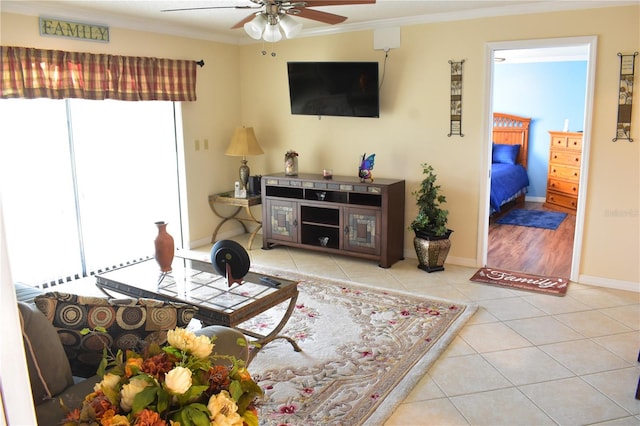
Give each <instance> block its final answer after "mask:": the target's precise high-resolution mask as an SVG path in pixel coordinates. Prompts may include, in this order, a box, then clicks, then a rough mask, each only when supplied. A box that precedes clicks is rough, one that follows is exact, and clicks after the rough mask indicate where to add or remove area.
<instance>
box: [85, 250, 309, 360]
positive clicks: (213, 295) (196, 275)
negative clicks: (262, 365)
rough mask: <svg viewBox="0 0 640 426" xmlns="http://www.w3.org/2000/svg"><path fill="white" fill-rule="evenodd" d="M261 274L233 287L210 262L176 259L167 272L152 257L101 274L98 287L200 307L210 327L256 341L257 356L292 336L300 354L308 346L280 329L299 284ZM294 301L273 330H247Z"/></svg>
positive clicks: (254, 351) (198, 314) (202, 318)
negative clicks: (258, 318)
mask: <svg viewBox="0 0 640 426" xmlns="http://www.w3.org/2000/svg"><path fill="white" fill-rule="evenodd" d="M262 276H264V275H259V274H256V273H253V272H249V273H248V274H247V275H246V276H245V277H244V279H243V284H242V285H238V284H233V285H232V286H231V287H229V286H228V285H227V283H226V279H225V278H224V277H222V276H220V275H219V274H218V273H217V272H216V271H215V270H214V269H213V266H212V265H211V264H210V263H206V262H201V261H198V260H192V259H185V258H180V257H176V258H175V259H174V261H173V271H171V272H168V273H162V272H161V271H160V269H159V268H158V265H157V264H156V262H155V260H153V259H149V260H145V261H142V262H138V263H136V264H133V265H128V266H125V267H123V268H120V269H116V270H113V271H109V272H105V273H102V274H99V275H96V285H97V286H98V287H99V288H100V289H102V290H103V291H105V290H112V291H115V292H117V293H121V294H124V295H127V296H131V297H144V298H149V299H156V300H163V301H170V302H179V303H185V304H188V305H191V306H193V307H195V308H197V312H196V314H195V318H197V319H199V320H200V321H201V322H202V323H203V324H204V325H224V326H227V327H233V328H235V329H237V330H240V331H241V332H242V333H244V334H245V335H247V336H249V337H251V338H253V339H255V343H256V344H257V345H254V347H252V348H251V351H250V358H249V359H250V360H252V359H253V358H254V357H255V355H256V354H257V353H258V351H259V350H260V348H262V347H263V346H264V345H266V344H267V343H269V342H271V341H272V340H275V339H286V340H287V341H288V342H289V343H290V344H291V346H293V349H294V350H295V351H296V352H300V351H301V350H302V349H300V347H299V346H298V344H297V343H296V342H295V341H294V340H293V339H292V338H290V337H288V336H282V335H280V334H279V333H280V331H282V328H283V327H284V326H285V325H286V323H287V321H288V320H289V318H290V317H291V314H292V313H293V310H294V308H295V305H296V301H297V299H298V283H297V282H296V281H290V280H285V279H282V278H279V277H272V278H274V279H276V280H277V281H279V282H280V283H281V284H280V285H279V286H277V287H271V286H269V285H266V284H263V283H261V282H260V277H262ZM287 301H289V302H288V306H287V309H286V311H285V313H284V315H283V316H282V318H281V320H280V322H279V323H278V325H276V327H275V328H274V329H273V330H271V332H269V334H266V335H262V334H259V333H257V332H255V331H251V330H246V329H244V328H241V327H240V325H241V324H242V323H243V322H245V321H247V320H249V319H251V318H253V317H255V316H257V315H259V314H261V313H263V312H265V311H267V310H269V309H271V308H273V307H274V306H277V305H279V304H281V303H285V302H287Z"/></svg>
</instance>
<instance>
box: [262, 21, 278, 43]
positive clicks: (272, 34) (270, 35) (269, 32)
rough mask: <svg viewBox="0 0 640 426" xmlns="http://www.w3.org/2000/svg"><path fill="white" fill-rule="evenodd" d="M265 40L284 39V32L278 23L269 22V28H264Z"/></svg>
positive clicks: (263, 36) (273, 41) (275, 40)
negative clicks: (282, 32)
mask: <svg viewBox="0 0 640 426" xmlns="http://www.w3.org/2000/svg"><path fill="white" fill-rule="evenodd" d="M262 38H264V40H265V41H268V42H270V43H275V42H278V41H280V40H282V34H281V33H280V28H279V27H278V23H277V22H276V23H275V24H269V25H267V28H265V30H264V34H263V35H262Z"/></svg>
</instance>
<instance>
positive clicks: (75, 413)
mask: <svg viewBox="0 0 640 426" xmlns="http://www.w3.org/2000/svg"><path fill="white" fill-rule="evenodd" d="M79 421H80V409H79V408H74V409H73V410H71V411H69V412H68V413H67V417H66V418H65V422H64V423H63V424H67V423H72V424H74V423H75V422H79Z"/></svg>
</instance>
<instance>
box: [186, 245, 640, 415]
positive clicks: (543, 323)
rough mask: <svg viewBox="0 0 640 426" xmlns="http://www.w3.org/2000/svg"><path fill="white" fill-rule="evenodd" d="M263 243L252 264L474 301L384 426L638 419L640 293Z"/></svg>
mask: <svg viewBox="0 0 640 426" xmlns="http://www.w3.org/2000/svg"><path fill="white" fill-rule="evenodd" d="M235 239H236V240H237V241H238V242H240V243H242V244H246V238H243V236H239V237H237V238H235ZM260 243H261V242H260V241H259V240H258V239H256V241H254V244H253V249H252V250H250V251H249V254H250V257H251V262H252V264H255V265H261V266H272V267H276V268H283V269H287V270H294V271H299V272H301V273H306V274H312V275H321V276H326V277H330V278H335V279H344V280H350V281H355V282H361V283H366V284H369V285H374V286H378V287H381V288H387V289H397V290H402V291H409V292H413V293H416V294H424V295H429V296H437V297H443V298H448V299H453V300H456V301H466V302H475V303H477V304H478V305H479V309H478V311H477V312H476V314H475V315H474V316H473V317H472V318H471V320H470V321H469V322H468V323H467V324H466V325H465V327H464V328H463V329H462V330H461V331H460V333H459V334H458V336H457V337H456V338H455V340H454V341H453V343H452V344H451V345H450V346H449V348H448V349H447V351H446V352H445V353H444V354H443V355H442V356H441V357H440V358H439V359H438V361H436V362H435V363H434V365H433V366H432V367H431V369H430V370H429V371H428V373H427V374H425V376H424V377H423V378H422V380H421V381H420V382H419V383H418V384H417V385H416V387H415V388H414V389H413V391H412V392H411V393H410V394H409V395H408V396H407V398H406V399H405V400H404V401H403V403H402V404H401V405H400V406H399V407H398V408H397V409H396V410H395V412H394V413H393V414H392V415H391V417H390V418H389V419H388V420H387V421H386V422H385V424H384V426H395V425H402V426H409V425H547V424H549V425H554V424H557V425H592V424H599V425H600V424H601V425H640V401H639V400H636V399H635V392H636V386H637V385H638V378H639V377H640V364H639V363H638V361H637V358H638V351H639V350H640V293H635V292H628V291H621V290H612V289H605V288H600V287H593V286H586V285H581V284H577V283H571V285H570V287H569V290H568V292H567V295H566V296H565V297H556V296H549V295H539V294H535V293H529V292H524V291H517V290H508V289H502V288H497V287H491V286H486V285H483V284H478V283H473V282H471V281H469V278H470V277H471V276H472V275H473V273H474V272H475V269H473V268H466V267H460V266H455V265H446V269H445V271H442V272H434V273H431V274H428V273H426V272H424V271H422V270H420V269H418V268H417V267H416V265H417V261H416V260H415V259H406V260H403V261H400V262H398V263H396V264H394V265H393V266H392V267H391V268H388V269H382V268H380V267H378V266H377V263H376V262H372V261H364V260H359V259H353V258H349V257H345V256H333V255H328V254H324V253H315V252H311V251H305V250H298V249H293V248H287V247H275V248H273V249H271V250H262V249H261V248H260ZM196 250H197V251H201V252H203V253H208V252H209V250H210V246H209V247H202V248H200V249H196Z"/></svg>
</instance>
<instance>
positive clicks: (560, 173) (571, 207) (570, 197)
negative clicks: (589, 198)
mask: <svg viewBox="0 0 640 426" xmlns="http://www.w3.org/2000/svg"><path fill="white" fill-rule="evenodd" d="M549 135H551V149H550V150H549V174H548V176H547V198H546V202H545V203H544V206H545V207H547V208H550V209H553V210H558V211H562V212H565V213H571V214H575V213H576V209H577V208H578V188H579V183H580V166H581V164H582V133H574V132H554V131H550V132H549Z"/></svg>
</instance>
